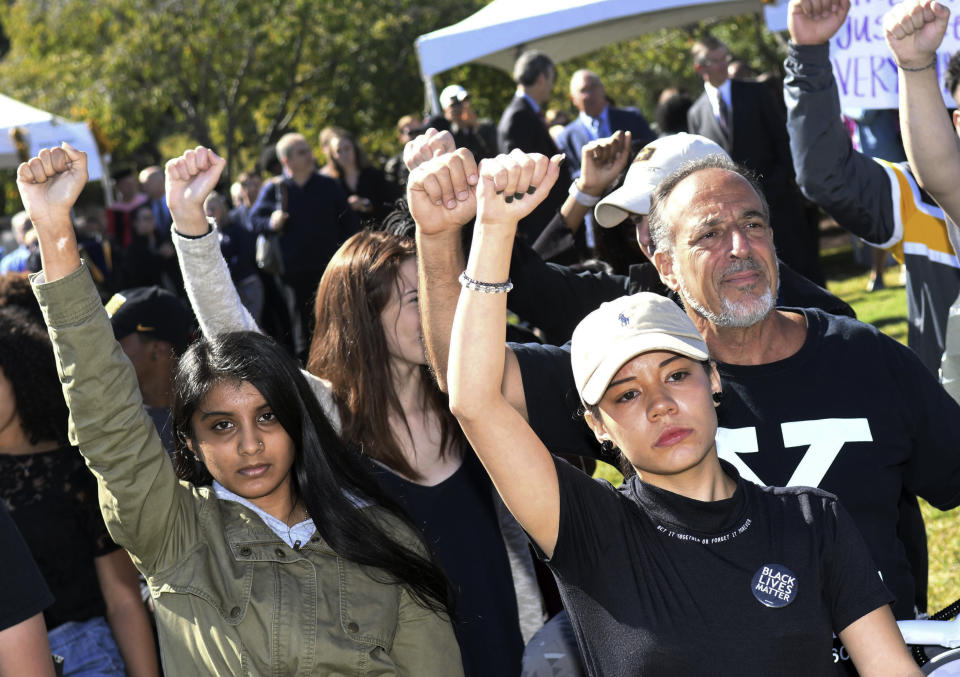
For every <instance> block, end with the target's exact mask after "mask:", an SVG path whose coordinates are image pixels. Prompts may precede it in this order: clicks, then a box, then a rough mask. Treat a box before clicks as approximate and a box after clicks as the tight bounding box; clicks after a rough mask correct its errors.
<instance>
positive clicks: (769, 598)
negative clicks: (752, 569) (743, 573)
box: [750, 564, 797, 609]
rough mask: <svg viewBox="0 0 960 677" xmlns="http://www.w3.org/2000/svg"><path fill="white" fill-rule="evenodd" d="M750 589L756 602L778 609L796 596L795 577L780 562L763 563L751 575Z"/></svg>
mask: <svg viewBox="0 0 960 677" xmlns="http://www.w3.org/2000/svg"><path fill="white" fill-rule="evenodd" d="M750 589H751V591H752V592H753V596H754V597H756V598H757V601H758V602H760V603H761V604H763V605H764V606H768V607H772V608H774V609H779V608H781V607H785V606H787V605H788V604H790V602H792V601H793V600H795V599H796V598H797V577H796V576H795V575H794V573H793V572H792V571H790V569H788V568H787V567H785V566H783V565H782V564H764V565H763V566H762V567H760V568H759V569H757V573H755V574H754V575H753V580H752V581H751V582H750Z"/></svg>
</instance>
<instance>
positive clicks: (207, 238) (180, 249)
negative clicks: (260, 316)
mask: <svg viewBox="0 0 960 677" xmlns="http://www.w3.org/2000/svg"><path fill="white" fill-rule="evenodd" d="M203 227H204V230H201V231H200V233H198V234H200V235H203V234H204V233H206V232H207V229H209V226H207V224H206V220H205V219H204V226H203ZM193 230H199V228H194V229H193ZM182 234H183V235H186V234H188V233H185V232H184V231H183V230H181V228H180V224H179V223H177V224H175V226H174V231H173V245H174V247H175V248H176V250H177V257H178V258H179V259H180V271H181V272H182V273H183V286H184V288H186V290H187V296H188V297H189V299H190V305H191V306H192V307H193V312H194V313H195V314H196V316H197V321H198V322H199V323H200V330H201V331H202V332H203V334H204V336H217V335H219V334H225V333H227V332H231V331H260V328H259V327H258V326H257V323H256V321H255V320H254V319H253V316H252V315H250V313H249V311H248V310H247V309H246V307H245V306H244V305H243V302H242V301H241V300H240V295H239V294H238V293H237V288H236V286H234V284H233V279H232V278H231V277H230V269H229V268H228V267H227V262H226V261H225V260H224V259H223V254H222V253H221V251H220V243H219V241H218V238H217V234H216V233H215V232H210V233H209V234H206V235H203V237H199V238H187V237H182Z"/></svg>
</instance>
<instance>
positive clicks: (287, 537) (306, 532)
mask: <svg viewBox="0 0 960 677" xmlns="http://www.w3.org/2000/svg"><path fill="white" fill-rule="evenodd" d="M213 492H214V493H215V494H216V495H217V498H219V499H220V500H221V501H233V502H234V503H239V504H240V505H242V506H245V507H247V508H250V509H251V510H252V511H253V512H255V513H256V514H257V516H258V517H259V518H260V519H262V520H263V523H264V524H266V525H267V526H268V527H270V531H272V532H273V533H275V534H276V535H277V536H278V537H280V539H281V540H282V541H283V542H284V543H286V544H287V545H289V546H290V547H291V548H292V547H294V545H295V544H296V543H306V542H307V541H309V540H310V537H311V536H313V533H314V532H315V531H316V530H317V528H316V527H315V526H314V524H313V519H312V518H310V517H308V518H307V519H305V520H303V521H302V522H300V523H298V524H294V525H293V526H292V527H288V526H287V525H286V524H285V523H284V522H283V520H279V519H277V518H276V517H274V516H273V515H271V514H270V513H267V512H264V511H263V510H261V509H260V508H258V507H257V506H255V505H254V504H253V503H251V502H250V501H248V500H247V499H245V498H243V497H242V496H237V495H236V494H235V493H233V492H232V491H230V490H229V489H227V488H226V487H225V486H223V485H222V484H220V483H219V482H217V481H216V480H214V481H213Z"/></svg>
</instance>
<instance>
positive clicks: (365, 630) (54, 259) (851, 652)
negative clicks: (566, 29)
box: [0, 0, 960, 677]
mask: <svg viewBox="0 0 960 677" xmlns="http://www.w3.org/2000/svg"><path fill="white" fill-rule="evenodd" d="M849 5H850V2H849V0H791V2H790V7H789V10H788V16H789V32H790V42H789V45H788V53H787V59H786V63H785V69H786V79H785V81H783V83H782V95H783V99H784V101H785V107H784V106H781V105H780V104H779V103H778V97H777V96H776V95H775V92H774V90H773V89H771V86H770V84H769V82H761V81H759V80H758V79H756V78H753V77H752V76H751V74H750V72H749V67H748V65H747V64H744V63H743V62H738V61H736V60H735V59H733V55H731V54H730V52H729V50H728V48H727V47H726V45H724V44H723V43H722V42H721V41H719V40H717V39H716V38H715V37H713V36H710V35H705V36H703V37H702V38H700V39H698V40H697V41H696V42H695V43H694V45H693V47H692V50H691V59H692V68H693V69H694V70H695V71H696V72H697V73H698V74H699V75H701V76H702V78H703V82H704V85H703V92H702V93H701V94H699V96H697V97H695V98H694V97H692V96H691V95H690V93H688V92H683V91H666V92H665V93H664V95H663V96H662V97H661V104H660V106H659V107H658V110H657V115H656V119H655V120H654V121H652V122H648V121H647V120H646V119H645V118H644V116H643V115H642V114H641V113H640V112H639V111H638V110H637V109H635V108H630V107H619V106H615V105H614V104H613V102H611V101H610V100H609V98H608V97H607V96H606V93H605V91H604V87H603V82H602V79H601V78H600V76H599V75H598V74H596V73H593V72H590V71H587V70H580V71H577V72H576V73H574V74H573V76H572V77H571V79H570V100H571V104H572V105H573V106H574V108H575V109H576V111H577V112H576V114H575V115H573V116H570V117H568V118H567V119H566V121H564V120H563V118H562V116H558V115H556V114H552V115H547V113H548V112H549V111H546V110H545V107H546V105H547V103H548V102H549V100H550V98H551V94H552V91H553V89H554V87H555V84H556V80H557V69H556V66H555V65H554V63H553V62H552V60H551V59H550V58H549V56H548V55H546V54H543V53H541V52H535V51H532V52H526V53H524V54H522V55H521V56H520V57H519V58H518V60H517V62H516V65H515V69H514V74H513V75H514V81H515V83H516V87H517V88H516V92H515V96H514V97H513V99H512V101H511V102H510V104H509V105H508V106H507V108H506V109H505V111H504V112H503V115H502V117H501V118H500V120H499V123H498V124H496V125H495V124H493V123H492V122H490V121H485V120H481V119H479V118H478V116H477V113H476V112H475V111H474V110H473V108H472V104H471V99H470V93H469V90H468V89H467V88H466V87H464V86H463V85H460V84H451V85H449V86H447V87H446V88H444V89H443V90H442V92H441V94H440V97H439V98H440V103H441V108H442V111H443V113H442V115H435V116H433V117H426V118H423V117H420V116H416V115H407V116H404V117H403V118H401V119H400V120H399V122H398V124H397V129H396V131H397V136H398V139H399V141H400V142H401V144H402V145H403V150H402V151H401V152H400V153H398V154H397V156H395V157H393V158H391V159H390V160H389V161H388V162H387V163H386V165H385V166H384V168H383V169H380V168H379V167H377V166H375V164H374V163H372V162H371V160H370V159H369V158H368V156H367V155H366V153H365V152H364V150H363V148H362V147H361V145H360V143H359V141H358V138H357V137H356V136H354V135H353V134H351V133H350V132H349V131H347V130H345V129H341V128H338V127H328V128H326V129H324V130H323V131H322V132H321V133H320V135H319V138H318V139H316V140H315V141H317V143H318V144H319V147H320V149H321V150H322V152H323V156H324V157H325V158H326V164H324V165H322V166H320V165H319V164H318V162H317V160H316V157H315V155H314V151H313V147H312V141H314V140H311V139H308V138H306V137H304V136H303V135H301V134H299V133H296V132H293V131H291V132H288V133H286V134H284V135H283V136H281V137H280V138H279V139H278V140H277V142H276V145H275V148H274V151H275V156H276V160H277V162H278V164H279V173H278V174H277V175H276V176H273V177H269V178H265V177H264V176H262V175H261V174H260V173H259V172H256V171H249V172H244V173H243V174H241V175H240V176H239V177H238V178H237V181H236V182H235V183H234V184H233V185H230V186H229V187H227V186H224V185H223V183H222V179H223V171H224V168H225V161H224V160H223V159H222V158H221V157H220V156H219V155H218V154H217V153H216V152H215V150H213V149H210V148H205V147H198V148H194V149H189V150H185V151H184V152H183V153H182V154H181V155H180V156H178V157H176V158H173V159H170V160H168V161H167V162H166V164H165V166H164V167H162V168H161V167H160V166H151V167H147V168H145V169H143V170H142V171H140V172H139V173H136V172H134V171H133V170H132V169H127V170H125V171H123V172H119V173H117V174H116V175H115V176H114V177H113V178H114V180H115V186H114V187H115V192H116V201H115V202H114V203H113V204H111V205H109V206H107V207H105V208H96V207H86V208H83V209H80V208H78V207H77V206H76V202H77V199H78V197H79V196H80V193H81V191H82V190H83V188H84V186H85V184H86V181H87V171H86V157H85V155H84V154H83V153H82V152H80V151H77V150H76V149H74V148H72V147H71V146H69V145H67V144H63V145H62V146H61V147H58V148H48V149H44V150H41V151H40V152H39V153H38V155H37V156H36V157H34V158H31V159H29V161H27V162H25V163H23V164H21V165H20V167H19V168H18V170H17V185H18V188H19V191H20V196H21V199H22V202H23V206H24V211H23V212H21V213H19V214H17V215H15V216H14V217H13V220H12V232H13V235H14V237H15V247H14V248H13V251H11V252H9V253H7V254H6V256H4V257H3V258H2V259H0V470H2V472H0V495H2V498H3V501H2V504H0V543H2V546H3V548H4V551H5V552H6V553H7V554H6V557H5V561H7V562H8V564H7V571H8V575H9V579H8V581H7V583H8V584H7V585H6V586H5V588H4V592H3V593H0V677H7V676H8V675H43V676H45V675H54V674H59V675H77V676H81V675H83V676H93V675H123V674H129V675H135V676H140V675H159V674H166V675H189V674H214V675H266V674H273V675H277V674H283V675H287V674H290V675H292V674H310V675H339V674H358V675H397V676H400V675H417V676H420V675H424V676H428V675H429V676H433V675H436V676H443V677H447V676H452V677H457V676H458V675H465V676H470V677H489V676H496V677H501V676H502V677H509V676H511V675H513V676H517V677H519V676H521V675H522V676H524V677H537V676H540V675H554V676H559V677H577V676H581V675H591V676H599V675H618V676H619V675H646V674H656V675H744V674H748V675H761V674H762V675H767V674H777V675H803V676H809V675H843V674H859V675H864V676H865V677H866V676H869V677H873V676H882V677H886V676H890V677H894V676H897V677H901V676H907V675H920V674H921V672H920V668H919V667H918V665H917V663H916V662H915V660H914V657H912V656H911V654H910V652H908V650H907V647H906V646H905V645H904V643H903V639H902V637H901V635H900V634H899V632H898V629H897V626H896V621H897V620H906V619H912V618H916V617H918V615H922V614H924V613H926V612H927V599H926V590H927V548H926V532H925V528H924V523H923V518H922V515H921V513H920V510H919V505H918V497H922V498H923V499H925V500H926V501H928V502H929V503H930V504H931V505H933V506H935V507H936V508H939V509H941V510H949V509H952V508H954V507H957V506H958V505H960V453H958V451H957V450H958V449H960V404H958V402H960V319H958V318H960V264H958V263H957V261H958V257H957V252H960V232H958V231H957V226H956V223H957V222H958V220H960V202H958V198H957V197H956V195H955V186H956V185H958V181H960V145H958V144H957V143H956V138H957V135H960V114H958V113H954V114H953V123H954V124H953V125H951V124H950V117H949V116H947V115H945V114H944V113H945V111H944V107H943V104H942V99H941V96H940V93H939V85H938V81H937V70H936V64H937V59H936V50H937V49H938V47H939V46H940V43H941V41H942V39H943V36H944V33H945V31H946V29H947V26H948V23H949V16H950V12H949V9H947V8H946V7H944V6H943V5H940V4H939V3H938V2H936V1H935V0H907V1H906V2H905V3H903V4H902V5H897V6H895V7H894V8H893V9H892V10H891V11H890V12H889V13H888V15H887V16H886V18H885V31H886V37H887V42H888V45H889V47H890V50H891V54H892V59H893V60H894V62H895V63H896V64H897V66H898V70H899V86H900V125H901V130H902V138H903V145H904V151H905V157H906V158H907V161H903V162H899V163H896V162H890V161H887V160H884V159H879V158H876V157H872V156H870V155H868V154H866V153H864V152H863V151H861V150H857V149H856V148H855V144H854V143H853V142H852V140H851V137H850V134H849V131H848V129H847V127H846V126H845V124H844V120H843V118H842V116H841V111H840V103H839V95H838V90H837V84H836V81H835V79H834V76H833V73H832V68H831V63H830V59H829V48H828V42H829V40H830V38H831V37H832V36H833V35H834V34H835V33H836V31H837V30H839V28H840V27H841V26H842V24H843V22H844V21H845V19H846V17H847V11H848V10H849ZM958 83H960V54H958V55H957V56H956V57H955V58H954V59H952V60H951V62H950V65H949V67H948V70H947V89H948V90H949V91H950V93H951V94H952V95H953V96H954V98H955V99H956V100H957V103H958V105H960V84H958ZM778 86H779V85H778ZM820 210H823V211H824V212H826V213H827V214H829V215H830V216H831V217H832V218H833V219H835V220H836V222H837V223H838V224H839V225H840V226H841V227H843V228H845V229H847V230H848V231H849V232H851V233H852V234H854V235H856V236H858V237H860V238H862V239H863V240H864V241H865V242H867V243H869V244H871V245H873V246H875V247H877V248H878V249H879V250H881V251H884V252H886V251H889V252H891V253H893V255H894V256H895V257H896V258H897V259H898V260H900V261H901V262H902V263H903V264H904V265H905V268H906V272H907V298H908V319H909V326H910V331H909V337H908V343H909V346H904V345H902V344H900V343H897V342H896V341H894V340H892V339H890V338H889V337H887V336H886V335H884V334H883V333H881V332H880V331H879V330H877V329H875V328H874V327H872V326H870V325H867V324H864V323H862V322H860V321H858V320H857V319H856V317H855V313H854V310H853V309H852V308H851V307H850V306H849V305H848V304H846V303H845V302H844V301H842V300H841V299H839V298H837V297H836V296H834V295H833V294H831V293H830V292H828V291H827V290H826V289H825V288H824V287H823V286H822V285H823V283H824V279H823V272H822V270H821V268H820V262H819V252H818V244H817V241H818V223H819V214H820ZM884 256H886V253H884ZM28 273H29V277H28ZM952 306H953V307H952ZM954 308H956V309H958V310H954ZM597 461H605V462H608V463H611V464H614V465H616V466H617V467H618V468H619V469H620V470H621V472H622V474H623V476H624V481H623V484H622V485H621V486H620V487H618V488H614V487H613V486H611V485H610V484H609V483H608V482H605V481H603V480H596V479H593V478H592V477H591V476H590V475H591V472H592V469H593V467H594V466H595V464H596V462H597Z"/></svg>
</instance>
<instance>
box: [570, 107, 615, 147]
mask: <svg viewBox="0 0 960 677" xmlns="http://www.w3.org/2000/svg"><path fill="white" fill-rule="evenodd" d="M609 111H610V109H609V108H608V107H604V109H603V110H602V111H601V112H600V115H598V116H597V117H595V118H592V117H590V116H589V115H587V114H586V113H584V112H583V111H580V115H578V116H577V118H578V119H579V120H580V123H581V124H582V125H583V126H584V127H586V128H587V132H589V133H590V138H591V140H594V141H596V140H597V139H601V138H604V137H607V136H610V134H612V133H613V130H611V129H610V113H609Z"/></svg>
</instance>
